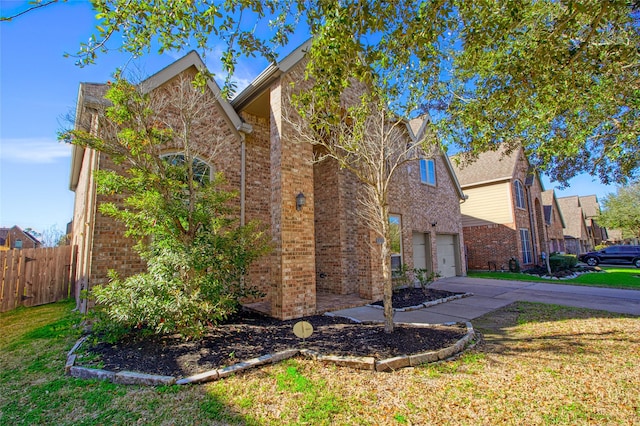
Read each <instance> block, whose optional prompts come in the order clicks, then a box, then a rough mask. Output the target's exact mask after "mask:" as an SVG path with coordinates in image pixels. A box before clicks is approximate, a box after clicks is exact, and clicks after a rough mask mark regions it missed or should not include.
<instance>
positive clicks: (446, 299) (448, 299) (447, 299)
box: [366, 293, 473, 312]
mask: <svg viewBox="0 0 640 426" xmlns="http://www.w3.org/2000/svg"><path fill="white" fill-rule="evenodd" d="M470 296H473V293H462V294H456V295H454V296H449V297H444V298H442V299H437V300H432V301H430V302H424V303H421V304H419V305H415V306H407V307H406V308H393V312H409V311H417V310H418V309H423V308H428V307H430V306H435V305H439V304H441V303H446V302H451V301H452V300H457V299H462V298H464V297H470ZM366 306H370V307H372V308H375V309H384V306H379V305H372V304H369V305H366Z"/></svg>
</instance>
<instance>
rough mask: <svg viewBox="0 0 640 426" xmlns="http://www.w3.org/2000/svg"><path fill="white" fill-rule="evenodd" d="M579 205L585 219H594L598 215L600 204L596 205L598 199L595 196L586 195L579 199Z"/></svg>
mask: <svg viewBox="0 0 640 426" xmlns="http://www.w3.org/2000/svg"><path fill="white" fill-rule="evenodd" d="M580 205H581V206H582V210H583V211H584V214H585V216H586V217H587V218H589V219H591V218H595V217H596V216H598V215H599V214H600V204H598V197H596V196H595V195H586V196H581V197H580Z"/></svg>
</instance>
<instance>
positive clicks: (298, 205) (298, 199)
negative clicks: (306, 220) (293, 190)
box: [296, 192, 307, 211]
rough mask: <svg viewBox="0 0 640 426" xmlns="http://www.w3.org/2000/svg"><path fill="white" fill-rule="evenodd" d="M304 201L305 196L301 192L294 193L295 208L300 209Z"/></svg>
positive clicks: (305, 200)
mask: <svg viewBox="0 0 640 426" xmlns="http://www.w3.org/2000/svg"><path fill="white" fill-rule="evenodd" d="M306 202H307V197H305V196H304V194H303V193H302V192H301V193H299V194H298V195H296V210H298V211H300V210H302V206H304V205H305V203H306Z"/></svg>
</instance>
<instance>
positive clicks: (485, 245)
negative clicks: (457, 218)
mask: <svg viewBox="0 0 640 426" xmlns="http://www.w3.org/2000/svg"><path fill="white" fill-rule="evenodd" d="M454 164H455V159H454ZM455 172H456V175H457V176H458V180H459V182H460V185H461V187H462V189H463V191H464V193H465V195H466V196H467V197H468V199H467V200H466V201H465V202H464V203H463V204H462V205H461V212H462V225H463V230H464V240H465V248H466V255H467V265H468V268H469V269H476V270H483V269H494V268H496V269H506V268H508V267H509V262H510V260H511V259H516V260H517V261H518V263H519V265H520V267H521V268H529V267H532V266H534V265H536V264H538V263H539V262H540V256H541V254H542V252H547V250H548V248H547V242H546V234H545V224H544V212H543V208H542V196H541V193H542V189H543V188H542V183H541V182H540V179H539V178H538V175H537V174H536V173H535V172H534V171H532V169H531V167H530V166H529V162H528V160H527V158H526V156H525V155H524V151H523V150H522V149H519V150H515V151H513V152H511V153H505V152H503V151H502V150H498V151H489V152H485V153H483V154H481V155H480V156H479V158H478V159H477V160H476V161H474V162H472V163H470V164H460V165H457V166H455ZM512 263H513V262H512Z"/></svg>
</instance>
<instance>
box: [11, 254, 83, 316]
mask: <svg viewBox="0 0 640 426" xmlns="http://www.w3.org/2000/svg"><path fill="white" fill-rule="evenodd" d="M76 252H77V250H76V246H61V247H50V248H37V249H22V250H16V249H14V250H9V251H2V252H0V268H2V270H1V271H0V273H1V274H2V276H1V279H2V281H0V312H6V311H10V310H12V309H15V308H17V307H18V306H37V305H44V304H46V303H53V302H57V301H58V300H63V299H66V298H68V297H71V296H72V295H73V287H74V280H73V277H75V267H76Z"/></svg>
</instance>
